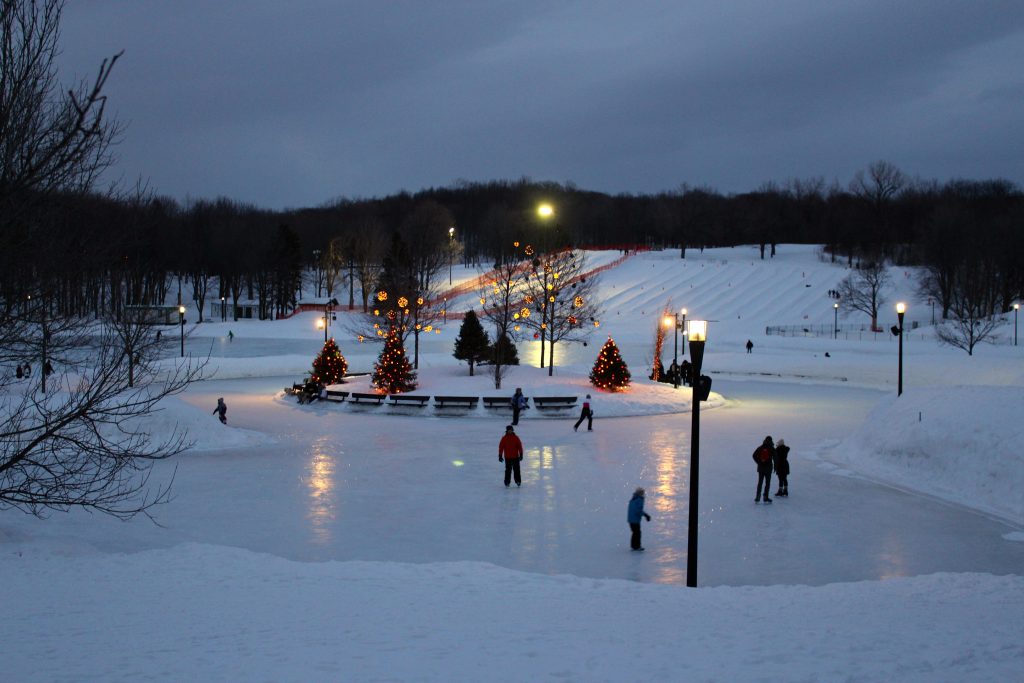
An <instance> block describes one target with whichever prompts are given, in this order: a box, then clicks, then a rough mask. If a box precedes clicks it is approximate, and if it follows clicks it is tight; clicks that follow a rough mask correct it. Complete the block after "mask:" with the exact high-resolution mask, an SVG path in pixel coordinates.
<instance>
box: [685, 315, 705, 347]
mask: <svg viewBox="0 0 1024 683" xmlns="http://www.w3.org/2000/svg"><path fill="white" fill-rule="evenodd" d="M688 327H689V333H690V334H689V337H690V341H695V342H702V341H707V339H708V321H707V320H691V321H690V322H689V326H688Z"/></svg>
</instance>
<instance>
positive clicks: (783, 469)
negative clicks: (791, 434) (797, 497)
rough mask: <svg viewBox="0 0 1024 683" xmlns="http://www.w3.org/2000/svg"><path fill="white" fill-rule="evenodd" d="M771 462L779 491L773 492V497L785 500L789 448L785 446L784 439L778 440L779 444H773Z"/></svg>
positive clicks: (787, 491)
mask: <svg viewBox="0 0 1024 683" xmlns="http://www.w3.org/2000/svg"><path fill="white" fill-rule="evenodd" d="M773 460H774V465H775V476H776V477H778V478H779V490H778V491H776V492H775V495H776V496H782V497H783V498H786V497H788V496H789V446H787V445H786V441H785V439H779V442H778V443H777V444H775V457H774V459H773Z"/></svg>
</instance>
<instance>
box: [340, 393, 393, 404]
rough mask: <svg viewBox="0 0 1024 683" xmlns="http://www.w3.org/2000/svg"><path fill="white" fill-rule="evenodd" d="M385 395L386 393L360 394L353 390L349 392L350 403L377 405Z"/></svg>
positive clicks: (382, 400)
mask: <svg viewBox="0 0 1024 683" xmlns="http://www.w3.org/2000/svg"><path fill="white" fill-rule="evenodd" d="M387 397H388V395H387V394H360V393H358V392H355V391H353V392H352V393H351V394H349V398H351V399H352V401H351V402H352V403H376V404H377V405H380V404H381V403H383V402H384V399H386V398H387Z"/></svg>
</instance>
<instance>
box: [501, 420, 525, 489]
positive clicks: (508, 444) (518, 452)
mask: <svg viewBox="0 0 1024 683" xmlns="http://www.w3.org/2000/svg"><path fill="white" fill-rule="evenodd" d="M522 459H523V442H522V441H520V440H519V437H518V436H516V432H515V430H514V429H513V428H512V425H508V426H507V427H505V436H503V437H501V441H500V442H498V462H504V463H505V486H508V485H509V483H510V482H511V481H512V475H513V474H514V475H515V479H516V486H522V484H523V478H522V476H521V474H520V472H519V461H520V460H522Z"/></svg>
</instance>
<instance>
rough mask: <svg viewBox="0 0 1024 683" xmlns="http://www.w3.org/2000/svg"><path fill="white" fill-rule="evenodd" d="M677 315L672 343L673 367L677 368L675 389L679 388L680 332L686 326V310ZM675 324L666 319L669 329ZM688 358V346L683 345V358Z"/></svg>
mask: <svg viewBox="0 0 1024 683" xmlns="http://www.w3.org/2000/svg"><path fill="white" fill-rule="evenodd" d="M674 315H675V333H674V335H673V342H672V367H673V368H675V370H674V372H673V373H672V387H673V388H674V389H678V388H679V330H681V329H683V327H684V326H685V325H686V309H685V308H684V309H681V310H680V311H679V312H678V313H676V314H674ZM672 322H673V320H672V318H665V326H666V327H668V326H669V325H671V324H672ZM685 357H686V345H685V344H684V345H683V358H685Z"/></svg>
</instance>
